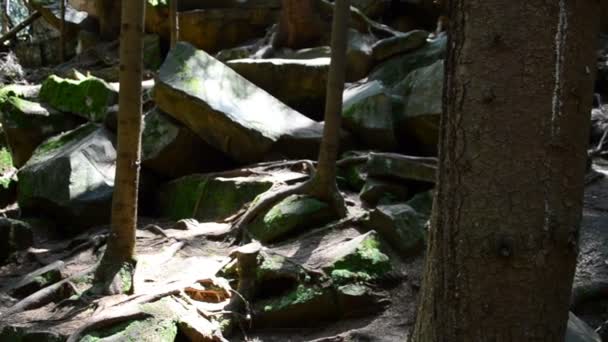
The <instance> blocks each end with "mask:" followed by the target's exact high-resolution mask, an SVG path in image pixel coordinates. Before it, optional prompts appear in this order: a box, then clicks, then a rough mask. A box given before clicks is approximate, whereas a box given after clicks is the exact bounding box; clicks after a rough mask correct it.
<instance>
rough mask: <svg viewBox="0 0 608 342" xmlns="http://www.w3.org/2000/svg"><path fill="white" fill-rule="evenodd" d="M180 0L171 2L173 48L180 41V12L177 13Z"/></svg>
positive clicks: (170, 17) (170, 0)
mask: <svg viewBox="0 0 608 342" xmlns="http://www.w3.org/2000/svg"><path fill="white" fill-rule="evenodd" d="M177 2H178V0H169V5H170V6H171V7H169V19H170V21H171V23H170V25H171V48H172V49H173V48H174V47H175V44H177V42H178V41H179V16H178V15H179V14H178V13H179V12H178V11H177V5H178V3H177Z"/></svg>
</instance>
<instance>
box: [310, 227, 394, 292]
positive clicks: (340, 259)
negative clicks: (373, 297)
mask: <svg viewBox="0 0 608 342" xmlns="http://www.w3.org/2000/svg"><path fill="white" fill-rule="evenodd" d="M326 258H327V262H326V263H325V265H323V267H322V268H323V270H324V271H325V273H327V274H328V275H329V276H330V277H331V278H332V280H333V282H334V283H335V284H346V283H353V282H361V281H372V280H377V279H379V278H380V277H382V276H384V275H385V274H386V273H387V272H389V271H390V270H391V269H392V264H391V260H390V258H389V256H388V255H386V254H385V253H384V251H383V246H382V243H381V241H380V238H379V236H378V233H376V232H375V231H373V230H372V231H370V232H367V233H365V234H362V235H360V236H358V237H356V238H354V239H352V240H350V241H348V242H345V243H343V244H341V245H340V246H335V248H334V249H332V250H331V251H329V252H328V254H327V255H326Z"/></svg>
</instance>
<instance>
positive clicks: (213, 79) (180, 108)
mask: <svg viewBox="0 0 608 342" xmlns="http://www.w3.org/2000/svg"><path fill="white" fill-rule="evenodd" d="M154 98H155V100H156V103H157V105H158V106H159V107H160V109H162V110H163V111H165V112H167V113H168V114H170V115H172V116H173V117H175V118H176V119H177V120H178V121H180V122H182V123H184V124H185V125H186V126H187V127H189V128H190V129H192V130H193V131H194V132H195V133H197V134H198V135H199V136H200V137H201V138H203V139H204V140H205V141H207V142H208V143H209V144H210V145H212V146H214V147H216V148H218V149H219V150H221V151H222V152H224V153H226V154H227V155H229V156H230V157H232V158H234V159H235V160H237V161H240V162H254V161H258V160H261V159H263V158H264V157H265V156H266V154H267V152H268V151H269V150H270V149H271V148H273V145H278V146H276V148H277V149H278V150H280V151H281V152H283V153H286V154H287V155H288V156H294V157H296V156H295V155H294V154H296V155H300V156H301V155H302V154H306V153H308V154H309V155H310V154H313V155H315V154H316V151H314V149H315V147H317V146H318V142H319V141H320V139H321V136H322V125H321V124H319V123H317V122H315V121H312V120H310V119H308V118H307V117H305V116H303V115H302V114H300V113H298V112H296V111H294V110H292V109H291V108H289V107H287V106H286V105H285V104H283V103H281V102H280V101H279V100H277V99H275V98H274V97H272V96H271V95H269V94H268V93H266V92H265V91H263V90H262V89H260V88H258V87H256V86H255V85H254V84H253V83H251V82H249V81H247V80H246V79H245V78H243V77H242V76H240V75H239V74H237V73H236V72H235V71H234V70H232V69H230V68H229V67H227V66H226V65H224V64H222V63H221V62H219V61H217V60H216V59H214V58H213V57H211V56H209V55H208V54H207V53H205V52H204V51H201V50H196V49H195V48H194V47H193V46H192V45H190V44H187V43H183V42H180V43H178V44H177V46H176V48H175V49H173V50H172V51H171V52H170V53H169V56H168V57H167V59H166V60H165V63H164V64H163V66H162V67H161V69H160V71H159V74H158V79H157V82H156V87H155V90H154ZM302 148H304V149H305V150H306V151H302V150H301V149H302Z"/></svg>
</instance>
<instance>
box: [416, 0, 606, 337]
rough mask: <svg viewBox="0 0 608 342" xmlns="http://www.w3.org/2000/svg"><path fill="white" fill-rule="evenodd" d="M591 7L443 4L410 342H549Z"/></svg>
mask: <svg viewBox="0 0 608 342" xmlns="http://www.w3.org/2000/svg"><path fill="white" fill-rule="evenodd" d="M598 3H599V2H598V1H595V0H589V1H578V0H558V1H544V0H512V1H504V0H453V1H452V2H451V5H450V13H451V14H450V17H451V23H452V25H451V26H450V42H449V47H450V52H449V55H448V60H447V66H446V81H445V82H446V83H445V91H444V115H443V117H442V120H441V137H440V167H439V176H438V177H439V178H438V188H437V194H436V198H435V205H434V209H433V217H432V222H431V227H432V228H431V231H430V238H429V246H428V251H427V262H426V269H425V275H424V280H423V284H422V292H421V294H420V302H419V308H418V310H419V311H418V317H417V321H416V326H415V332H414V336H413V337H414V338H413V340H414V341H417V342H438V341H444V342H447V341H449V342H465V341H467V342H468V341H482V342H483V341H563V338H564V332H565V329H566V322H567V318H568V303H569V299H570V291H571V286H572V278H573V275H574V269H575V263H576V256H577V242H578V227H579V224H580V219H581V207H582V194H583V176H584V169H585V158H586V153H585V150H586V144H587V141H588V140H587V136H588V132H589V111H590V108H591V94H592V77H593V75H592V70H593V69H594V65H595V64H594V63H595V62H594V48H595V37H596V28H597V25H596V24H597V20H595V19H596V18H597V4H598ZM531 32H533V34H531Z"/></svg>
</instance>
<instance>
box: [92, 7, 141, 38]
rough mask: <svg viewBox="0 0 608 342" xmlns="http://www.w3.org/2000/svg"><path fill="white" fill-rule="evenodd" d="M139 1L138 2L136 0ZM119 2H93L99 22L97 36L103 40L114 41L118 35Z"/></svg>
mask: <svg viewBox="0 0 608 342" xmlns="http://www.w3.org/2000/svg"><path fill="white" fill-rule="evenodd" d="M136 1H139V0H136ZM123 2H124V1H120V0H95V11H96V12H97V17H98V20H99V35H100V36H101V39H103V40H114V39H116V38H118V36H119V35H120V18H121V17H122V16H121V13H120V11H121V3H123Z"/></svg>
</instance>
